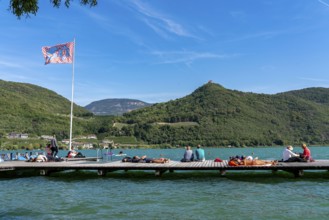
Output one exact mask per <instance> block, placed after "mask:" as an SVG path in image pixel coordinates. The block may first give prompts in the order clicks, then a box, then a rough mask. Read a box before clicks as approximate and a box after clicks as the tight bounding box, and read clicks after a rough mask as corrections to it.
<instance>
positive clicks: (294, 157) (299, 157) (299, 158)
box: [282, 144, 314, 162]
mask: <svg viewBox="0 0 329 220" xmlns="http://www.w3.org/2000/svg"><path fill="white" fill-rule="evenodd" d="M293 149H294V148H293V147H292V146H291V145H289V146H287V147H286V149H284V151H283V153H282V162H313V161H314V159H313V158H312V157H311V151H310V149H309V148H308V147H307V146H306V144H302V149H303V152H302V153H295V152H293Z"/></svg>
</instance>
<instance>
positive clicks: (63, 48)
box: [42, 42, 74, 65]
mask: <svg viewBox="0 0 329 220" xmlns="http://www.w3.org/2000/svg"><path fill="white" fill-rule="evenodd" d="M73 48H74V42H68V43H65V44H58V45H55V46H50V47H49V46H46V47H42V53H43V56H44V58H45V65H46V64H49V63H72V61H73Z"/></svg>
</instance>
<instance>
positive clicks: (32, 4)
mask: <svg viewBox="0 0 329 220" xmlns="http://www.w3.org/2000/svg"><path fill="white" fill-rule="evenodd" d="M50 2H51V3H52V4H53V6H54V7H56V8H58V7H60V5H61V2H62V1H61V0H51V1H50ZM70 3H71V0H65V2H64V4H65V6H66V7H67V8H68V7H70ZM80 4H81V5H90V7H93V6H96V5H97V0H80ZM9 8H10V11H11V12H12V13H13V14H14V15H16V16H17V18H21V16H23V15H26V16H27V17H28V16H29V15H30V14H33V15H36V14H37V12H38V10H39V6H38V0H10V3H9Z"/></svg>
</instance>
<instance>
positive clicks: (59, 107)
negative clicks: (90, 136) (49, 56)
mask: <svg viewBox="0 0 329 220" xmlns="http://www.w3.org/2000/svg"><path fill="white" fill-rule="evenodd" d="M70 106H71V102H70V101H69V100H67V99H65V98H64V97H62V96H60V95H58V94H56V93H55V92H53V91H50V90H48V89H45V88H42V87H39V86H35V85H31V84H27V83H16V82H7V81H3V80H0V113H1V114H0V132H1V133H2V134H6V133H10V132H23V133H29V134H30V135H31V134H36V135H42V134H48V135H49V134H52V133H53V132H55V133H60V134H61V136H62V137H67V136H68V133H69V124H70V110H71V107H70ZM91 115H92V113H90V112H89V111H87V110H86V109H84V108H83V107H80V106H77V105H74V116H75V119H74V127H73V130H74V131H75V133H84V132H85V127H86V123H87V122H86V121H87V120H86V118H85V117H86V116H91Z"/></svg>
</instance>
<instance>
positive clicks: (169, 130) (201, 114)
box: [120, 83, 329, 146]
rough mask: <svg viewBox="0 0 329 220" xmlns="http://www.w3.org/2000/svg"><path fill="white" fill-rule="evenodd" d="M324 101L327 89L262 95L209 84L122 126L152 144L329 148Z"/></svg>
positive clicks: (134, 116) (328, 110) (141, 113)
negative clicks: (302, 144) (324, 145)
mask: <svg viewBox="0 0 329 220" xmlns="http://www.w3.org/2000/svg"><path fill="white" fill-rule="evenodd" d="M328 97H329V89H326V88H309V89H302V90H298V91H290V92H285V93H279V94H276V95H265V94H255V93H244V92H240V91H234V90H229V89H225V88H224V87H222V86H220V85H218V84H215V83H207V84H205V85H203V86H201V87H200V88H198V89H197V90H195V91H194V92H193V93H192V94H191V95H188V96H186V97H183V98H180V99H177V100H174V101H170V102H167V103H160V104H155V105H153V106H151V107H147V108H144V109H140V110H136V111H133V112H130V113H126V114H124V116H123V117H121V118H120V121H121V122H123V123H126V124H130V129H132V128H133V132H134V135H135V136H136V137H138V138H140V139H141V140H143V141H145V142H148V143H154V144H162V143H170V144H172V145H174V144H180V145H185V144H198V143H200V144H204V145H208V146H209V145H210V146H227V145H233V146H244V145H246V146H255V145H282V144H299V143H301V142H306V143H311V144H323V143H329V106H328ZM128 127H129V125H127V128H128ZM127 128H126V129H127Z"/></svg>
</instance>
